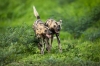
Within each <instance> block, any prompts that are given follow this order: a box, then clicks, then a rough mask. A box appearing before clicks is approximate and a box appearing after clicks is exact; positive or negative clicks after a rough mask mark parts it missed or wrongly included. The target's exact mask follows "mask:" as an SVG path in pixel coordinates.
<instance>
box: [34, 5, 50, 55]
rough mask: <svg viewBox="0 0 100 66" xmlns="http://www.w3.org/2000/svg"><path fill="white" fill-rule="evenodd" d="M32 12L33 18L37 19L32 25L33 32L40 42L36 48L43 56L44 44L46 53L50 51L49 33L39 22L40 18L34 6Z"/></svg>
mask: <svg viewBox="0 0 100 66" xmlns="http://www.w3.org/2000/svg"><path fill="white" fill-rule="evenodd" d="M33 10H34V15H35V17H36V18H37V20H36V21H35V22H34V24H33V30H34V32H35V35H36V37H37V38H38V39H39V40H40V42H39V43H38V48H39V49H40V53H41V54H44V46H45V43H46V49H47V51H48V52H49V51H50V44H49V38H50V37H51V31H50V30H49V28H48V27H47V26H45V24H44V23H43V22H42V21H41V19H40V16H39V14H38V12H37V11H36V8H35V7H34V6H33Z"/></svg>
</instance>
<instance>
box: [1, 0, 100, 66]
mask: <svg viewBox="0 0 100 66" xmlns="http://www.w3.org/2000/svg"><path fill="white" fill-rule="evenodd" d="M33 5H34V6H36V9H37V11H38V12H39V14H40V17H41V19H42V20H43V21H44V22H45V21H46V20H47V19H48V18H53V19H55V20H60V19H62V20H63V24H62V31H61V33H60V39H61V45H62V50H63V52H62V53H59V51H58V45H57V42H56V39H54V42H53V47H52V50H51V52H50V53H47V52H46V51H45V54H44V55H40V54H39V50H38V48H37V42H38V40H37V39H36V38H35V37H34V32H33V29H32V24H33V22H34V21H35V20H36V18H35V17H34V15H33V9H32V6H33ZM99 65H100V0H41V1H40V0H17V1H14V0H0V66H99Z"/></svg>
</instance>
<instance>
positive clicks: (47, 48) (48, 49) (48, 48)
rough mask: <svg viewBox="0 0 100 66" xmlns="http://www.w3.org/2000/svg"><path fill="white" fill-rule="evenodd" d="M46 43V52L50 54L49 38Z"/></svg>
mask: <svg viewBox="0 0 100 66" xmlns="http://www.w3.org/2000/svg"><path fill="white" fill-rule="evenodd" d="M45 43H46V50H47V51H48V52H50V44H49V39H48V38H46V39H45Z"/></svg>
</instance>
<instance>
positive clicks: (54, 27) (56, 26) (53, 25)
mask: <svg viewBox="0 0 100 66" xmlns="http://www.w3.org/2000/svg"><path fill="white" fill-rule="evenodd" d="M61 24H62V20H60V21H58V22H57V21H55V20H54V19H48V20H47V21H46V25H47V26H48V27H49V28H50V29H51V31H53V32H55V33H59V32H60V30H61Z"/></svg>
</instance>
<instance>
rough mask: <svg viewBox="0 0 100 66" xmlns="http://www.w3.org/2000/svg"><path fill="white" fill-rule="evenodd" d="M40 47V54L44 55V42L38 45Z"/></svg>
mask: <svg viewBox="0 0 100 66" xmlns="http://www.w3.org/2000/svg"><path fill="white" fill-rule="evenodd" d="M38 47H39V49H40V54H44V46H43V42H42V40H40V42H39V43H38Z"/></svg>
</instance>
